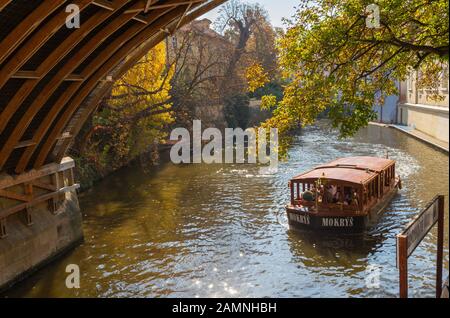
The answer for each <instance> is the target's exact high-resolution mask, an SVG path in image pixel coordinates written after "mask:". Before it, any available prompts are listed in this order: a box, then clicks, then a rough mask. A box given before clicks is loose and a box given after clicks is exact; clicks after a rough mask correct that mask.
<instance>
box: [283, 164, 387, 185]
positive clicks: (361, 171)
mask: <svg viewBox="0 0 450 318" xmlns="http://www.w3.org/2000/svg"><path fill="white" fill-rule="evenodd" d="M394 163H395V161H394V160H390V159H383V158H377V157H347V158H340V159H337V160H334V161H331V162H329V163H327V164H324V165H320V166H318V167H316V168H314V169H312V170H310V171H307V172H305V173H302V174H300V175H298V176H296V177H294V178H293V179H292V180H306V179H319V178H325V179H328V180H336V181H344V182H349V183H355V184H361V183H366V182H368V181H369V180H370V179H372V178H373V177H375V176H376V175H377V174H378V173H379V172H380V171H382V170H383V169H385V168H387V167H388V166H390V165H392V164H394Z"/></svg>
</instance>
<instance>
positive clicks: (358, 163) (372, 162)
mask: <svg viewBox="0 0 450 318" xmlns="http://www.w3.org/2000/svg"><path fill="white" fill-rule="evenodd" d="M394 163H395V161H394V160H391V159H385V158H378V157H368V156H361V157H346V158H339V159H336V160H333V161H331V162H329V163H327V164H324V165H321V166H318V167H317V168H325V167H338V166H347V167H355V168H358V169H364V170H365V169H369V170H372V171H376V172H380V171H382V170H384V169H386V168H387V167H388V166H390V165H392V164H394Z"/></svg>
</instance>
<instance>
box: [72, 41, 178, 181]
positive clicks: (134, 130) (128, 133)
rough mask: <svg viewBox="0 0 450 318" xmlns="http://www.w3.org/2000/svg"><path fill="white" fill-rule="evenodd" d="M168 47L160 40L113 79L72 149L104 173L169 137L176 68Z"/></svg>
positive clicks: (100, 172) (88, 164) (84, 165)
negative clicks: (174, 70)
mask: <svg viewBox="0 0 450 318" xmlns="http://www.w3.org/2000/svg"><path fill="white" fill-rule="evenodd" d="M165 53H166V52H165V45H164V43H160V44H158V45H157V46H156V47H154V48H153V49H152V50H150V51H149V52H148V53H147V54H146V55H145V56H144V57H143V58H142V59H141V60H140V61H139V62H138V63H137V64H136V65H135V66H134V67H133V68H132V69H130V70H129V71H128V72H127V73H126V74H125V75H124V76H123V77H122V78H121V79H119V80H118V81H117V82H116V83H114V85H113V87H112V90H111V92H110V94H109V95H108V96H107V97H106V98H105V99H104V100H103V101H102V103H101V105H100V107H99V109H98V110H97V111H96V112H95V113H94V114H93V116H92V118H91V119H90V120H89V121H88V122H87V124H86V125H85V127H83V130H82V132H81V134H80V135H79V137H78V138H77V142H76V144H75V146H74V147H73V149H72V152H76V153H74V155H75V157H79V158H84V159H83V160H85V161H86V162H83V163H81V165H80V166H81V168H88V167H93V169H95V170H97V173H98V174H100V175H102V174H104V173H107V172H110V171H113V170H115V169H117V168H119V167H122V166H124V165H126V164H128V163H129V162H130V161H132V160H133V159H135V158H137V157H138V156H140V155H141V154H143V153H146V152H148V151H150V150H152V148H153V147H155V145H158V144H159V143H162V142H164V141H165V140H166V139H167V129H166V128H167V125H169V124H170V123H172V122H173V114H172V104H171V102H172V99H171V96H170V88H171V85H170V81H171V78H172V76H173V68H172V67H170V65H169V67H168V66H167V65H166V54H165ZM81 177H84V176H81Z"/></svg>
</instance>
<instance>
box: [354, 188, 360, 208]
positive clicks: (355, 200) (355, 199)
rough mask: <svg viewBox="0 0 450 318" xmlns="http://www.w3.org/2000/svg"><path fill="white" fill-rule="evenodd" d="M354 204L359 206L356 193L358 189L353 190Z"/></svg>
mask: <svg viewBox="0 0 450 318" xmlns="http://www.w3.org/2000/svg"><path fill="white" fill-rule="evenodd" d="M353 204H354V205H356V206H359V201H358V194H357V193H356V191H353Z"/></svg>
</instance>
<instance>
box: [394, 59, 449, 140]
mask: <svg viewBox="0 0 450 318" xmlns="http://www.w3.org/2000/svg"><path fill="white" fill-rule="evenodd" d="M418 76H420V72H419V71H415V72H413V73H412V74H411V76H410V77H409V78H408V79H407V80H406V81H404V82H401V83H400V96H399V103H398V109H397V123H399V124H402V125H407V126H410V127H412V128H414V129H417V130H419V131H421V132H423V133H425V134H427V135H430V136H432V137H434V138H436V139H439V140H441V141H444V142H448V141H449V129H448V127H449V121H448V112H449V104H448V103H449V91H448V90H449V78H448V64H447V66H446V71H445V72H444V73H443V75H442V77H441V81H440V85H439V88H438V89H439V92H438V93H439V95H440V96H442V100H434V99H432V98H431V96H432V93H433V92H431V91H429V90H427V89H420V88H418V87H417V78H418Z"/></svg>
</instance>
